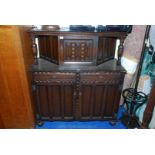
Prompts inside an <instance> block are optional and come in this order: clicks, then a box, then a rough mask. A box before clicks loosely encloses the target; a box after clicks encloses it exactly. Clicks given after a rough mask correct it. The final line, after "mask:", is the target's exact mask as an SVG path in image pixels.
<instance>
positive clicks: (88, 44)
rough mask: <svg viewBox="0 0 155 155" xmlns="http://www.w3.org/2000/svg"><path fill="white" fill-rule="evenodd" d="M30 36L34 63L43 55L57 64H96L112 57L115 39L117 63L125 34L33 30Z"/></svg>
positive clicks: (121, 52)
mask: <svg viewBox="0 0 155 155" xmlns="http://www.w3.org/2000/svg"><path fill="white" fill-rule="evenodd" d="M30 35H31V39H32V48H33V55H34V60H35V63H36V64H37V60H38V58H43V59H46V60H49V61H51V62H52V63H55V64H58V65H64V64H80V65H99V64H102V63H104V62H105V61H107V60H110V59H114V57H115V49H116V41H117V40H120V45H119V46H118V52H117V53H118V65H120V59H121V56H122V54H123V44H124V40H125V38H126V36H127V33H124V32H62V31H43V30H40V31H36V30H33V31H30Z"/></svg>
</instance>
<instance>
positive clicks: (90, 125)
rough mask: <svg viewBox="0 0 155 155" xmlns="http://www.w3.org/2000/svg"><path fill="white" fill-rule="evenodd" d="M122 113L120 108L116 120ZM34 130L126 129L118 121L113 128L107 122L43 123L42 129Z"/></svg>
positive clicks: (122, 109) (37, 127)
mask: <svg viewBox="0 0 155 155" xmlns="http://www.w3.org/2000/svg"><path fill="white" fill-rule="evenodd" d="M124 111H125V109H124V107H122V106H120V108H119V112H118V120H119V118H120V117H121V115H122V113H123V112H124ZM36 129H126V127H125V126H124V125H123V124H122V123H121V122H120V121H118V122H117V123H116V125H114V126H112V125H110V124H109V121H85V122H80V121H71V122H64V121H54V122H49V121H45V122H44V125H43V126H42V127H39V126H36Z"/></svg>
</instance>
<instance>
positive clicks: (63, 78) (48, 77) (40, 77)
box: [33, 72, 75, 82]
mask: <svg viewBox="0 0 155 155" xmlns="http://www.w3.org/2000/svg"><path fill="white" fill-rule="evenodd" d="M33 78H34V82H67V81H70V82H74V81H75V73H60V72H54V73H53V72H34V73H33Z"/></svg>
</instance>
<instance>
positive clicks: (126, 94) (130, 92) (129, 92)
mask: <svg viewBox="0 0 155 155" xmlns="http://www.w3.org/2000/svg"><path fill="white" fill-rule="evenodd" d="M122 95H123V98H124V104H125V105H126V108H127V110H126V112H125V113H124V114H123V116H122V117H121V118H120V120H121V122H122V123H123V124H124V125H125V126H126V127H127V128H139V127H140V125H139V121H138V118H137V117H136V111H137V109H138V108H139V107H141V106H142V105H143V104H144V103H146V101H147V95H145V94H144V93H143V92H137V91H136V90H135V89H134V88H128V89H125V90H124V91H123V93H122Z"/></svg>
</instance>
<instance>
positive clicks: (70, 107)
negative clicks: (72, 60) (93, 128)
mask: <svg viewBox="0 0 155 155" xmlns="http://www.w3.org/2000/svg"><path fill="white" fill-rule="evenodd" d="M33 88H34V89H33V90H34V93H33V94H34V103H35V105H34V106H35V113H36V118H37V119H38V120H50V121H54V120H66V121H67V120H68V121H69V120H83V121H84V120H108V119H109V120H111V119H115V117H116V115H117V111H118V107H119V100H120V95H121V85H118V84H112V85H106V84H100V83H99V84H95V83H90V84H89V83H87V84H84V83H81V84H80V85H79V88H78V89H77V88H76V84H75V83H74V82H68V83H67V84H66V83H63V82H59V83H37V84H34V85H33Z"/></svg>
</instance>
